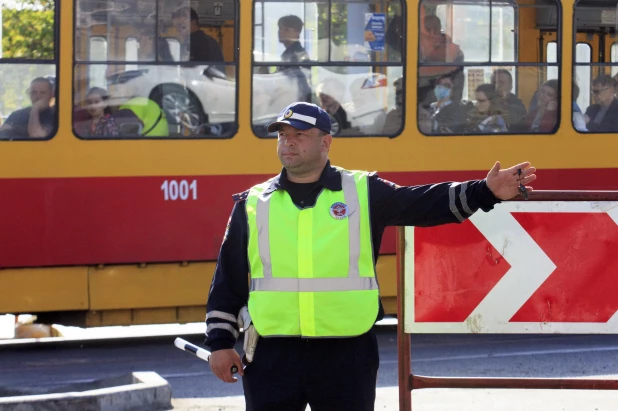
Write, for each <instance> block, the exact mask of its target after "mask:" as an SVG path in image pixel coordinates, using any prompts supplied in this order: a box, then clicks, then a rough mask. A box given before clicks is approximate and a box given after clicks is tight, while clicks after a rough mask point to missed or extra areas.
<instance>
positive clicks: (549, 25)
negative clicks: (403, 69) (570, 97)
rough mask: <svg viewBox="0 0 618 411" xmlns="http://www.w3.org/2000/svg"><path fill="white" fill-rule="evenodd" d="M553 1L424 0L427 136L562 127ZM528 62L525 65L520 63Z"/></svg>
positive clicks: (422, 74)
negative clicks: (551, 36)
mask: <svg viewBox="0 0 618 411" xmlns="http://www.w3.org/2000/svg"><path fill="white" fill-rule="evenodd" d="M557 12H558V3H557V2H556V1H553V0H534V1H532V2H530V1H524V0H517V1H515V0H502V1H493V0H492V1H489V0H476V1H474V0H472V1H470V0H465V1H464V0H461V1H460V0H447V1H446V2H445V1H442V0H441V1H434V0H422V1H421V5H420V16H419V52H420V55H419V58H418V62H419V69H418V93H417V98H418V101H417V103H418V106H417V110H418V127H419V130H420V131H421V132H422V133H424V134H426V135H461V134H513V133H517V134H519V133H553V132H555V130H556V129H557V128H558V124H559V110H558V106H559V104H558V101H559V90H560V84H559V79H558V73H559V70H558V67H559V62H558V61H557V58H556V57H555V54H557V53H556V50H558V48H559V44H557V43H554V44H553V45H552V44H551V43H550V44H549V45H548V49H547V53H544V54H545V56H546V58H545V59H543V57H542V56H540V55H539V53H538V52H536V51H535V49H534V48H531V47H528V46H526V45H527V44H529V43H530V42H533V41H534V42H537V44H538V41H539V40H538V39H539V38H543V36H542V35H541V31H544V32H551V31H553V32H557V30H558V26H557V19H556V15H557ZM522 63H524V64H522Z"/></svg>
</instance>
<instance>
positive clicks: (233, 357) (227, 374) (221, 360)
mask: <svg viewBox="0 0 618 411" xmlns="http://www.w3.org/2000/svg"><path fill="white" fill-rule="evenodd" d="M208 362H209V363H210V368H211V369H212V372H213V373H215V375H216V376H217V378H219V379H220V380H221V381H223V382H236V381H238V378H236V377H234V374H232V371H231V369H232V366H233V365H235V366H236V367H237V368H238V374H239V375H240V376H243V375H244V372H243V369H242V361H241V360H240V356H239V355H238V353H237V352H236V350H234V349H233V348H229V349H227V350H218V351H215V352H213V353H212V354H210V360H209V361H208Z"/></svg>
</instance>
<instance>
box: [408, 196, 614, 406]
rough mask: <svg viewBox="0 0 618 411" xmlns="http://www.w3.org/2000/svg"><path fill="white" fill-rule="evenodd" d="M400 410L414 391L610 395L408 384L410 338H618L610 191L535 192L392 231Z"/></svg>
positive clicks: (522, 381) (515, 381)
mask: <svg viewBox="0 0 618 411" xmlns="http://www.w3.org/2000/svg"><path fill="white" fill-rule="evenodd" d="M397 240H398V244H397V253H398V258H397V261H398V270H397V271H398V273H397V275H398V293H397V300H398V319H399V320H398V325H397V333H398V339H397V341H398V355H399V367H398V368H399V402H400V410H402V411H409V410H411V402H412V397H411V391H412V390H415V389H420V388H563V389H565V388H567V389H618V381H617V380H590V379H563V378H543V379H539V378H466V377H455V378H453V377H449V378H443V377H424V376H419V375H413V374H412V373H411V366H410V356H411V354H410V337H411V334H418V333H490V334H491V333H493V334H508V333H518V334H526V333H529V334H543V333H547V334H557V333H558V334H582V333H598V334H618V294H616V292H615V290H616V289H618V275H616V274H617V273H618V256H617V255H616V250H618V191H606V192H586V191H576V192H557V191H556V192H554V191H534V192H532V193H530V200H529V201H526V202H523V201H521V200H512V201H505V202H503V203H501V204H498V205H496V206H495V208H494V210H492V211H490V212H489V213H484V212H482V211H479V212H477V213H475V214H474V215H473V216H471V217H470V219H469V220H468V221H465V222H464V223H462V224H447V225H443V226H438V227H431V228H416V227H400V228H399V232H398V238H397Z"/></svg>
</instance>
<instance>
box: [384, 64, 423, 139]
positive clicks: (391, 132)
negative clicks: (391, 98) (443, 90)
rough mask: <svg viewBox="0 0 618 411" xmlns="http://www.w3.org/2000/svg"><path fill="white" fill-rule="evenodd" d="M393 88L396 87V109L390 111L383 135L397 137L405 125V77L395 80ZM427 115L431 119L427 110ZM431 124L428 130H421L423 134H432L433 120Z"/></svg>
mask: <svg viewBox="0 0 618 411" xmlns="http://www.w3.org/2000/svg"><path fill="white" fill-rule="evenodd" d="M393 86H395V108H393V109H392V110H391V111H389V112H388V114H387V115H386V120H385V121H384V128H383V129H382V134H386V135H388V136H395V135H396V134H397V133H399V132H400V131H401V126H402V123H403V76H402V77H399V78H398V79H397V80H395V81H394V82H393ZM425 113H427V116H426V117H427V118H428V119H431V116H429V112H427V111H426V110H425ZM429 124H430V126H429V127H428V128H425V129H421V131H422V132H423V133H425V134H429V133H430V132H431V120H430V123H429ZM419 125H420V120H419Z"/></svg>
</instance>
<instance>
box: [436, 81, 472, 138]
mask: <svg viewBox="0 0 618 411" xmlns="http://www.w3.org/2000/svg"><path fill="white" fill-rule="evenodd" d="M452 91H453V78H452V77H451V76H450V75H449V74H446V75H443V76H440V77H438V80H437V81H436V86H435V88H434V95H435V98H436V101H435V102H433V103H431V105H430V110H429V112H430V114H431V131H432V134H459V133H462V132H463V131H464V127H465V124H466V114H467V111H468V109H469V107H467V106H465V105H463V104H462V102H461V100H455V99H453V98H452Z"/></svg>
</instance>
